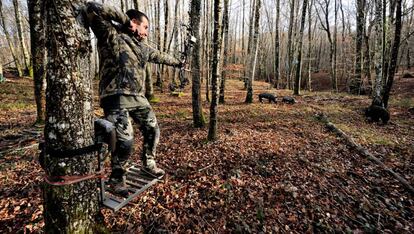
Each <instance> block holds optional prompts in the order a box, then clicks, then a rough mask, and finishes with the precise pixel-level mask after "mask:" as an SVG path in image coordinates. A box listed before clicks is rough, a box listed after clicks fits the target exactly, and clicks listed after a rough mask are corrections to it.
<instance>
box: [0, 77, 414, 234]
mask: <svg viewBox="0 0 414 234" xmlns="http://www.w3.org/2000/svg"><path fill="white" fill-rule="evenodd" d="M315 82H317V81H315ZM227 89H228V91H227V92H226V104H224V105H220V107H219V121H218V123H219V124H218V126H219V127H218V133H219V135H218V136H219V139H218V140H217V141H215V142H207V141H206V138H207V128H204V129H195V128H193V127H192V111H191V92H190V88H189V87H188V90H187V91H186V93H185V95H184V96H183V97H179V98H178V97H173V96H170V95H169V94H166V93H164V94H161V93H158V92H157V93H156V95H157V97H159V99H160V102H159V103H156V104H154V105H153V107H154V109H155V112H156V114H157V118H158V121H159V124H160V128H161V141H160V144H159V147H158V156H157V157H158V162H159V166H160V167H162V168H164V169H165V170H166V172H167V175H166V177H165V180H164V181H163V182H160V183H158V184H156V185H155V186H154V187H152V188H151V189H149V190H148V191H147V192H145V193H143V194H142V195H141V196H140V197H138V198H136V199H135V200H133V202H132V203H131V204H130V205H128V206H126V207H124V208H123V209H121V210H120V211H119V212H117V213H113V212H112V211H110V210H108V209H102V213H103V214H104V217H105V222H106V226H107V227H108V228H109V229H110V230H111V231H113V232H128V233H139V232H143V231H148V232H173V233H184V232H185V233H190V232H196V233H198V232H209V233H217V232H219V233H223V232H252V233H257V232H265V233H269V232H274V233H279V232H295V233H304V232H329V233H331V232H337V231H339V232H356V233H359V232H378V231H381V232H389V233H413V232H414V197H413V194H410V193H409V192H408V190H406V188H405V187H404V186H403V185H402V184H401V183H399V182H398V181H397V180H396V179H395V178H394V177H392V176H390V174H388V173H387V172H386V171H385V170H384V169H383V168H382V167H380V166H378V165H376V164H375V163H373V162H371V161H369V160H368V159H366V158H365V157H364V156H362V155H360V154H358V152H357V151H356V150H354V149H352V148H350V147H348V146H347V145H346V142H345V141H344V140H343V139H341V138H339V137H338V136H336V135H335V134H334V133H332V132H330V131H329V130H327V129H326V127H325V126H324V124H323V123H321V122H320V121H318V120H317V118H315V115H316V114H317V113H320V112H323V113H325V114H326V115H327V116H328V118H329V120H330V121H331V122H333V123H334V124H335V125H336V126H337V127H338V128H340V129H342V130H343V131H344V132H345V133H346V134H348V135H349V136H351V137H352V138H353V139H354V140H355V141H356V142H357V143H358V144H361V145H362V146H363V147H364V148H366V149H368V150H369V151H370V152H371V153H372V154H373V155H374V156H376V157H378V158H380V160H381V161H382V162H384V163H385V165H386V166H387V167H388V168H390V169H392V170H394V171H395V172H397V173H398V174H400V175H401V176H402V177H404V178H405V179H406V180H407V181H409V182H410V184H411V185H414V147H413V145H414V113H410V112H409V110H408V109H409V108H410V107H413V106H414V98H413V96H414V95H413V94H414V79H397V80H396V83H395V86H394V92H393V95H392V97H391V101H390V113H391V121H390V123H389V124H388V125H382V124H376V123H368V122H367V121H365V119H364V117H363V115H362V113H363V108H364V107H367V106H368V105H369V104H370V100H369V98H368V97H367V96H353V95H348V94H345V93H331V92H312V93H309V92H304V93H303V94H302V95H301V96H299V97H295V98H296V99H297V103H296V104H294V105H288V104H283V103H280V102H278V103H277V104H269V103H259V102H258V99H257V94H259V93H261V92H263V91H266V92H272V93H276V94H277V95H278V96H283V95H290V94H291V91H289V90H270V89H269V85H268V84H266V83H264V82H255V84H254V92H255V96H254V97H255V100H254V103H253V104H250V105H247V104H245V103H244V98H245V93H246V92H245V91H244V90H243V84H242V82H240V81H238V80H230V81H228V83H227ZM32 90H33V86H32V81H31V80H30V79H27V78H19V79H17V78H14V79H10V80H9V82H4V83H1V84H0V100H1V102H0V152H1V153H0V183H1V186H0V233H16V232H18V231H25V232H41V230H42V227H43V225H44V223H43V214H42V212H43V207H42V200H41V194H42V193H41V186H42V183H43V175H44V174H43V173H44V172H43V171H42V169H41V168H40V166H39V164H38V161H37V158H38V153H39V152H38V150H37V142H38V141H39V140H40V139H42V133H41V130H42V129H41V128H37V127H35V126H33V122H34V121H35V117H36V109H35V105H34V101H33V91H32ZM203 99H204V96H203ZM279 100H280V99H279ZM208 110H209V104H208V103H205V104H204V112H205V116H206V117H207V118H208V116H209V115H208ZM96 113H98V114H102V111H100V110H99V109H98V108H97V109H96ZM141 142H142V137H141V135H140V133H139V132H137V133H136V144H135V145H136V147H135V153H134V156H133V160H136V161H138V162H139V160H138V159H139V156H138V155H139V152H140V151H141Z"/></svg>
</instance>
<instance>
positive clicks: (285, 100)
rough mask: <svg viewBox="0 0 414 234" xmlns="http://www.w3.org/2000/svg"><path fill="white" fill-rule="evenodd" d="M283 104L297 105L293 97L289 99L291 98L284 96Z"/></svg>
mask: <svg viewBox="0 0 414 234" xmlns="http://www.w3.org/2000/svg"><path fill="white" fill-rule="evenodd" d="M282 102H284V103H287V104H295V103H296V101H295V99H294V98H293V97H289V96H284V97H283V98H282Z"/></svg>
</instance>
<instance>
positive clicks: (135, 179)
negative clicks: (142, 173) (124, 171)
mask: <svg viewBox="0 0 414 234" xmlns="http://www.w3.org/2000/svg"><path fill="white" fill-rule="evenodd" d="M126 179H127V181H128V180H132V181H135V182H139V183H140V184H143V185H145V184H148V183H150V182H151V180H144V179H142V178H139V177H135V176H130V175H127V178H126Z"/></svg>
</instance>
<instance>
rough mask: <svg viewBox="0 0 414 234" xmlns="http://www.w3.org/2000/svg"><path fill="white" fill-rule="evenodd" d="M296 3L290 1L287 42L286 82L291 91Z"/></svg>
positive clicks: (292, 0)
mask: <svg viewBox="0 0 414 234" xmlns="http://www.w3.org/2000/svg"><path fill="white" fill-rule="evenodd" d="M295 2H296V0H290V15H289V29H288V42H287V51H288V52H287V62H286V68H285V69H286V82H287V87H288V88H289V89H290V87H291V81H290V76H291V72H292V68H293V42H292V40H293V36H292V35H293V28H294V21H295V20H294V17H295Z"/></svg>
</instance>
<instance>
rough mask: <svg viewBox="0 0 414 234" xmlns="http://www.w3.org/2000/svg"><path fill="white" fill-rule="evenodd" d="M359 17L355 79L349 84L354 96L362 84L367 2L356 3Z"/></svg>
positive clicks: (362, 0)
mask: <svg viewBox="0 0 414 234" xmlns="http://www.w3.org/2000/svg"><path fill="white" fill-rule="evenodd" d="M356 9H357V17H356V24H357V25H356V38H355V75H354V79H352V80H351V82H350V84H349V91H350V92H351V93H353V94H358V93H359V91H360V88H361V84H362V78H361V70H362V69H361V68H362V52H363V50H362V44H363V30H364V22H365V15H364V10H365V0H357V2H356Z"/></svg>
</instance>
